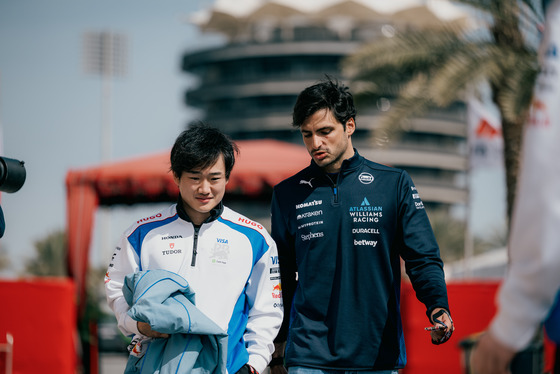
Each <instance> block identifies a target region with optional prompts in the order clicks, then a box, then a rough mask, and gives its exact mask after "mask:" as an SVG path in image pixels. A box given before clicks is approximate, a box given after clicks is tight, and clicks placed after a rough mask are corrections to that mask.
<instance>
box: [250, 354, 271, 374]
mask: <svg viewBox="0 0 560 374" xmlns="http://www.w3.org/2000/svg"><path fill="white" fill-rule="evenodd" d="M247 363H248V364H249V365H251V366H252V367H254V368H255V370H256V371H258V372H259V373H262V372H264V369H266V365H267V364H268V362H267V361H266V360H265V359H264V358H263V357H261V356H250V357H249V362H247Z"/></svg>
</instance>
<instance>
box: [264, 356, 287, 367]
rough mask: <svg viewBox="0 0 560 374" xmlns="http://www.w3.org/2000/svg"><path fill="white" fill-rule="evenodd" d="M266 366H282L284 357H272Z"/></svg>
mask: <svg viewBox="0 0 560 374" xmlns="http://www.w3.org/2000/svg"><path fill="white" fill-rule="evenodd" d="M268 366H284V357H273V358H272V360H270V363H269V364H268Z"/></svg>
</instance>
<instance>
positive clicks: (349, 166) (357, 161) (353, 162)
mask: <svg viewBox="0 0 560 374" xmlns="http://www.w3.org/2000/svg"><path fill="white" fill-rule="evenodd" d="M363 159H364V158H363V157H362V156H360V154H359V153H358V150H357V149H356V148H354V156H352V157H350V158H348V159H346V160H344V161H342V166H341V167H340V173H345V172H347V171H352V170H354V169H356V168H357V167H358V166H360V165H361V164H362V161H363ZM310 166H311V168H312V170H314V172H320V173H323V174H327V173H326V172H325V171H324V170H323V169H321V168H320V167H319V166H318V165H317V164H316V163H315V161H313V159H311V165H310Z"/></svg>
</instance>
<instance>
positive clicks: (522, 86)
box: [343, 0, 543, 219]
mask: <svg viewBox="0 0 560 374" xmlns="http://www.w3.org/2000/svg"><path fill="white" fill-rule="evenodd" d="M457 3H461V6H464V7H465V9H468V10H469V12H471V13H472V14H473V15H474V17H469V18H470V19H471V21H472V20H475V21H476V22H477V24H476V25H475V27H473V24H472V22H471V23H470V24H468V23H466V22H465V23H462V24H457V23H454V24H442V25H439V26H438V28H437V29H414V30H413V29H407V30H402V31H400V32H399V30H397V32H396V33H395V35H394V36H392V37H386V38H383V39H378V40H375V41H374V42H372V43H370V44H367V45H364V46H363V47H362V48H361V49H359V50H358V51H357V52H356V53H355V54H353V55H351V56H349V57H348V58H347V59H346V60H345V61H343V69H344V73H345V75H346V76H347V77H349V79H350V81H351V85H352V87H353V91H354V93H355V96H356V101H357V102H358V103H364V102H372V101H373V102H375V101H377V100H378V99H380V98H387V97H389V98H391V97H396V100H395V102H394V103H393V104H392V106H391V109H390V110H389V111H387V112H386V114H385V115H384V116H382V117H381V118H380V122H381V123H380V128H381V129H383V130H384V133H385V134H389V135H391V134H393V135H395V134H396V133H399V132H400V131H401V130H402V128H403V124H404V123H406V120H407V118H408V117H410V116H411V115H414V114H420V113H422V112H423V111H425V110H427V109H429V108H430V107H446V106H448V105H450V104H451V103H453V102H456V101H461V100H465V99H467V97H468V95H469V94H472V93H473V92H475V91H476V88H477V87H478V86H479V85H481V84H482V83H485V82H486V83H487V84H489V85H490V87H491V92H492V100H493V101H494V103H495V104H496V105H497V107H498V109H499V111H500V113H501V117H502V134H503V139H504V160H505V170H506V186H507V216H508V219H510V218H511V212H512V206H513V201H514V196H515V189H516V180H517V173H518V165H519V151H520V145H521V138H522V130H523V123H524V118H525V116H526V114H527V111H528V108H529V105H530V101H531V97H532V92H533V86H534V81H535V78H536V75H537V73H538V62H537V49H538V39H539V32H538V27H539V25H542V23H543V14H542V9H541V8H542V7H541V4H540V2H539V3H538V4H537V3H535V2H534V1H532V0H519V1H516V0H457ZM457 5H459V4H457Z"/></svg>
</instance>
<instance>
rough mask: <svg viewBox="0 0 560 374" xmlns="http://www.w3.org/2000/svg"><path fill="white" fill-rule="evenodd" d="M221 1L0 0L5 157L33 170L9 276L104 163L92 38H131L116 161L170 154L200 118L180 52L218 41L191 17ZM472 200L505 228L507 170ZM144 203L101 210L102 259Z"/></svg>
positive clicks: (114, 99) (12, 237)
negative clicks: (77, 186)
mask: <svg viewBox="0 0 560 374" xmlns="http://www.w3.org/2000/svg"><path fill="white" fill-rule="evenodd" d="M211 4H212V1H210V0H208V1H193V0H188V1H187V0H163V1H158V2H156V1H155V0H119V1H114V0H113V1H110V0H96V1H88V2H86V1H78V0H49V1H45V0H0V126H1V128H2V132H3V151H0V154H1V155H3V156H5V157H9V158H15V159H18V160H23V161H25V165H26V170H27V180H26V182H25V184H24V186H23V187H22V189H21V190H20V191H18V192H16V193H13V194H8V193H2V195H1V196H2V197H1V205H2V208H3V210H4V215H5V218H6V223H7V227H6V233H5V235H4V237H3V238H2V239H0V247H1V248H2V249H3V250H5V251H8V253H9V255H10V258H11V260H12V264H13V266H14V267H15V269H14V270H12V271H10V272H8V273H6V272H4V273H1V274H0V275H4V276H13V274H15V272H17V271H18V270H20V268H21V266H22V264H23V261H24V259H25V258H27V257H30V256H33V254H34V243H35V242H36V241H38V240H41V239H43V238H44V237H45V236H46V235H48V234H49V233H51V232H53V231H55V230H58V229H63V228H65V224H66V198H65V197H66V191H65V186H64V181H65V176H66V173H67V171H68V170H69V169H79V168H83V167H89V166H92V165H96V164H98V163H99V162H100V161H101V154H100V153H101V152H100V150H101V140H100V133H101V118H102V117H101V108H102V100H101V97H102V95H101V93H102V89H101V87H102V86H101V80H100V78H99V77H96V76H92V75H88V74H86V73H85V72H84V69H83V63H82V55H83V34H84V33H85V32H88V31H113V32H118V33H122V34H124V35H126V37H127V39H128V65H127V74H126V76H124V77H122V78H116V79H115V80H114V81H113V84H112V92H111V112H112V121H111V123H112V143H113V147H112V157H113V159H115V160H120V159H124V158H130V157H135V156H139V155H143V154H147V153H153V152H158V151H162V150H167V149H169V148H170V146H171V145H172V143H173V141H174V139H175V137H176V136H177V135H178V133H179V132H180V131H181V130H182V129H183V128H184V126H185V124H186V123H188V122H189V121H190V120H191V119H193V118H194V117H195V116H196V112H195V111H194V110H192V109H190V108H187V107H186V106H185V104H184V102H183V95H184V93H185V91H186V90H187V89H188V88H189V87H190V86H191V85H192V84H193V77H191V76H189V75H187V74H185V73H183V72H181V70H180V64H181V56H182V55H183V53H184V52H186V51H191V50H196V49H201V48H205V47H208V46H210V45H212V44H213V43H216V42H217V39H216V37H215V36H205V35H202V34H201V33H200V32H199V31H198V29H197V28H196V27H195V26H193V25H192V24H190V23H189V22H188V17H189V15H190V14H192V12H193V11H198V10H200V9H204V8H207V7H208V6H209V5H211ZM472 198H473V228H474V230H475V231H477V232H484V231H485V230H486V229H487V228H491V227H492V226H494V225H495V224H497V225H498V226H499V224H500V221H501V220H502V217H503V211H504V209H505V204H504V197H503V173H502V172H501V170H495V169H484V170H480V171H477V172H476V173H475V175H474V176H473V191H472ZM142 209H146V208H145V207H134V208H129V209H120V211H119V212H115V213H112V215H114V217H112V218H111V219H110V220H104V219H103V216H102V214H101V215H100V218H98V219H97V221H96V222H97V225H98V226H101V224H100V222H102V221H108V222H109V224H108V225H109V226H110V227H111V228H110V229H109V231H110V233H109V234H106V235H107V236H108V240H109V242H110V244H109V246H110V247H111V248H107V249H106V250H103V251H101V250H99V249H98V247H99V246H100V245H101V244H100V242H101V241H102V240H101V239H99V238H98V236H99V231H100V230H99V227H96V238H95V239H94V245H93V248H92V252H93V253H92V257H93V258H94V259H96V262H101V263H105V262H107V261H108V258H107V261H105V257H106V256H110V253H111V251H112V245H113V244H114V240H115V238H116V237H117V236H118V235H119V234H120V233H121V232H122V231H124V229H125V228H126V227H127V226H128V225H129V224H130V223H131V222H132V221H133V220H134V219H133V218H128V217H129V216H133V217H136V215H138V210H142ZM148 209H150V210H152V209H154V207H150V208H148ZM106 246H107V244H105V245H104V247H106ZM104 252H106V253H108V255H105V254H104Z"/></svg>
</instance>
